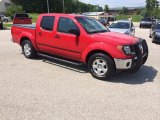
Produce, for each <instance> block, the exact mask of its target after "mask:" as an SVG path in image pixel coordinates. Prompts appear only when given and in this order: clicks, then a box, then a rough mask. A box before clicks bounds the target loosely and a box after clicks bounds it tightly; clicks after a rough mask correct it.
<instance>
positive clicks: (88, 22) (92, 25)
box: [75, 17, 109, 33]
mask: <svg viewBox="0 0 160 120" xmlns="http://www.w3.org/2000/svg"><path fill="white" fill-rule="evenodd" d="M75 18H76V20H77V21H78V22H79V23H80V24H81V25H82V26H83V28H84V29H85V30H86V32H87V33H100V32H109V30H108V29H107V28H106V27H104V26H103V25H102V24H101V23H100V22H98V21H97V20H96V19H94V18H88V17H75Z"/></svg>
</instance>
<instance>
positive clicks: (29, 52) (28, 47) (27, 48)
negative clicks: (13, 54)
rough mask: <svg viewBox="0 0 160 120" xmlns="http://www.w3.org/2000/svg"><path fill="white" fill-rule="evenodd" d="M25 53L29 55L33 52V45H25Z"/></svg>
mask: <svg viewBox="0 0 160 120" xmlns="http://www.w3.org/2000/svg"><path fill="white" fill-rule="evenodd" d="M24 53H25V54H26V55H27V56H29V55H30V54H31V47H30V45H28V44H25V45H24Z"/></svg>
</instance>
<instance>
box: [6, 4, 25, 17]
mask: <svg viewBox="0 0 160 120" xmlns="http://www.w3.org/2000/svg"><path fill="white" fill-rule="evenodd" d="M22 12H23V9H22V6H20V5H11V6H9V7H8V8H7V10H6V14H7V15H9V16H11V19H13V16H14V14H15V13H22Z"/></svg>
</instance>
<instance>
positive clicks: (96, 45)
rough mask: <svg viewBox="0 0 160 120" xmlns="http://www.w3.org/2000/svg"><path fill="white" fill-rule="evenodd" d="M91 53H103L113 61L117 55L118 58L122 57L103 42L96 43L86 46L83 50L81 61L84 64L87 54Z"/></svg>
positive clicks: (117, 51) (114, 48) (113, 48)
mask: <svg viewBox="0 0 160 120" xmlns="http://www.w3.org/2000/svg"><path fill="white" fill-rule="evenodd" d="M92 51H104V52H106V53H107V54H109V55H110V56H111V57H112V58H113V59H114V58H116V57H118V56H117V54H119V55H120V57H122V52H121V51H120V50H118V49H117V48H116V47H115V46H113V45H110V44H106V43H104V42H96V43H92V44H90V45H89V46H87V47H86V48H85V50H84V51H83V53H82V61H83V62H84V63H86V62H87V57H88V55H89V53H91V52H92Z"/></svg>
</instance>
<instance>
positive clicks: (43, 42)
mask: <svg viewBox="0 0 160 120" xmlns="http://www.w3.org/2000/svg"><path fill="white" fill-rule="evenodd" d="M43 16H54V17H55V23H54V28H53V30H52V31H47V30H43V29H42V28H41V27H40V25H41V20H42V17H43ZM75 16H79V15H69V14H41V15H40V16H39V18H38V20H37V23H36V28H35V29H30V28H23V27H18V26H12V29H11V31H12V38H13V41H14V42H16V43H18V44H20V41H21V40H22V38H24V37H26V38H28V39H30V41H31V42H32V44H33V46H34V47H35V49H36V50H37V51H39V52H47V53H51V54H56V55H59V56H63V57H66V58H70V59H73V60H78V61H81V62H83V63H85V62H86V57H87V55H88V54H89V53H90V52H91V51H94V50H102V51H104V52H107V53H108V54H109V55H110V56H112V57H113V58H120V59H127V58H130V57H131V56H126V55H125V54H124V53H123V52H122V51H120V50H119V49H118V48H117V47H118V46H119V45H131V44H135V43H136V42H137V41H138V39H137V38H135V37H131V36H128V35H124V34H120V33H113V32H106V33H96V34H88V33H87V32H86V31H85V30H84V28H83V27H82V26H81V25H80V24H79V22H78V21H77V20H76V19H75ZM60 17H66V18H70V19H72V20H73V21H74V23H75V24H76V25H77V26H78V27H79V29H80V33H81V34H80V36H79V37H77V36H76V35H73V34H66V33H62V32H58V31H57V27H58V23H59V18H60ZM57 36H58V38H57Z"/></svg>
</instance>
